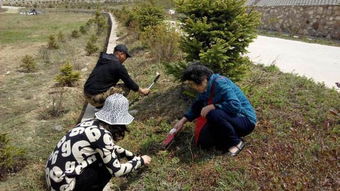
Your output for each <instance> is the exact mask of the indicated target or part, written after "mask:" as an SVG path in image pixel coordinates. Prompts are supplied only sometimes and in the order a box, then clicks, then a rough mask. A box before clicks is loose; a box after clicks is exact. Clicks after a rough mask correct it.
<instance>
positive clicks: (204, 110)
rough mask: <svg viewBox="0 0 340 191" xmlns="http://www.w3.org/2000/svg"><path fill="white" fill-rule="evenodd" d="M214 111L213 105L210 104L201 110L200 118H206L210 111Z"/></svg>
mask: <svg viewBox="0 0 340 191" xmlns="http://www.w3.org/2000/svg"><path fill="white" fill-rule="evenodd" d="M214 109H215V106H214V105H213V104H210V105H207V106H205V107H203V108H202V110H201V116H202V117H206V116H207V115H208V113H209V112H210V111H211V110H214Z"/></svg>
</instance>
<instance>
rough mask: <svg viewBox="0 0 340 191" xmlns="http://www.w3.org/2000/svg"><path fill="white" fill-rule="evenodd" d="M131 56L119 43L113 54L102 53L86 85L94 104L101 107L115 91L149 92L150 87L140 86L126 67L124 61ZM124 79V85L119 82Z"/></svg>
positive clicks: (89, 99) (87, 96)
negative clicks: (119, 84) (121, 85)
mask: <svg viewBox="0 0 340 191" xmlns="http://www.w3.org/2000/svg"><path fill="white" fill-rule="evenodd" d="M129 57H131V55H130V53H129V52H128V49H127V47H126V46H125V45H122V44H119V45H117V46H116V47H115V48H114V52H113V54H106V53H101V55H100V58H99V60H98V62H97V65H96V66H95V68H94V69H93V71H92V73H91V74H90V76H89V78H88V79H87V81H86V83H85V85H84V94H85V98H86V100H87V101H88V102H89V103H90V104H91V105H93V106H95V107H97V108H100V107H102V106H103V105H104V102H105V99H106V98H107V97H108V96H110V95H112V94H114V93H123V94H124V95H127V94H128V92H129V90H133V91H136V92H137V91H138V92H139V93H141V94H143V95H147V94H149V92H150V90H149V89H148V88H140V87H139V86H138V85H137V84H136V82H134V81H133V80H132V79H131V77H130V75H129V74H128V72H127V70H126V68H125V67H124V65H123V63H124V61H125V60H126V59H127V58H129ZM119 80H122V81H123V82H124V86H123V87H119V86H118V85H117V82H118V81H119Z"/></svg>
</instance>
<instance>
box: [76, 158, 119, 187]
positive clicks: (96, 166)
mask: <svg viewBox="0 0 340 191" xmlns="http://www.w3.org/2000/svg"><path fill="white" fill-rule="evenodd" d="M111 178H112V175H111V174H110V172H109V171H108V170H107V169H106V167H105V165H104V164H102V163H99V162H95V163H93V164H91V165H90V166H88V167H86V168H85V169H84V171H83V172H82V173H81V174H80V175H79V176H78V177H77V178H76V186H75V189H74V191H102V190H103V189H104V187H105V185H106V184H107V183H108V182H109V181H110V179H111Z"/></svg>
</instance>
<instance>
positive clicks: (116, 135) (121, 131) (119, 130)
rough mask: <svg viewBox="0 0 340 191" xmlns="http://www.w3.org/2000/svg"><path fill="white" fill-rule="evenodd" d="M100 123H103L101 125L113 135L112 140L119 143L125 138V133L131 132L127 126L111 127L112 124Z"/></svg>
mask: <svg viewBox="0 0 340 191" xmlns="http://www.w3.org/2000/svg"><path fill="white" fill-rule="evenodd" d="M99 122H100V123H101V125H102V126H103V127H104V128H105V129H107V130H108V131H110V133H111V135H112V139H113V140H114V141H118V140H120V139H124V137H125V132H130V131H129V130H128V129H127V127H126V125H110V124H107V123H105V122H103V121H100V120H99Z"/></svg>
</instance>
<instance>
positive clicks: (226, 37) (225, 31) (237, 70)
mask: <svg viewBox="0 0 340 191" xmlns="http://www.w3.org/2000/svg"><path fill="white" fill-rule="evenodd" d="M244 3H245V1H240V0H201V1H197V0H184V1H177V6H178V9H177V10H178V11H179V12H180V13H182V14H184V17H183V18H182V19H181V21H182V23H183V26H182V30H183V31H184V33H185V34H186V35H185V36H184V37H183V39H182V41H181V48H182V50H183V51H184V52H185V53H186V54H187V56H186V60H187V61H189V62H190V61H194V60H200V62H201V63H202V64H204V65H206V66H208V67H209V68H211V69H212V70H213V71H214V72H218V73H222V74H224V75H226V76H228V77H229V78H231V79H232V80H234V81H237V80H240V79H241V78H242V76H243V74H244V73H245V72H246V70H245V69H246V67H244V66H242V65H245V64H247V63H249V60H248V59H247V58H243V57H242V56H241V55H242V54H243V53H245V52H246V47H247V46H248V45H249V43H250V42H251V41H252V39H253V38H255V37H256V27H257V26H258V24H259V16H258V14H257V13H256V12H253V11H247V9H246V7H245V5H244Z"/></svg>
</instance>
